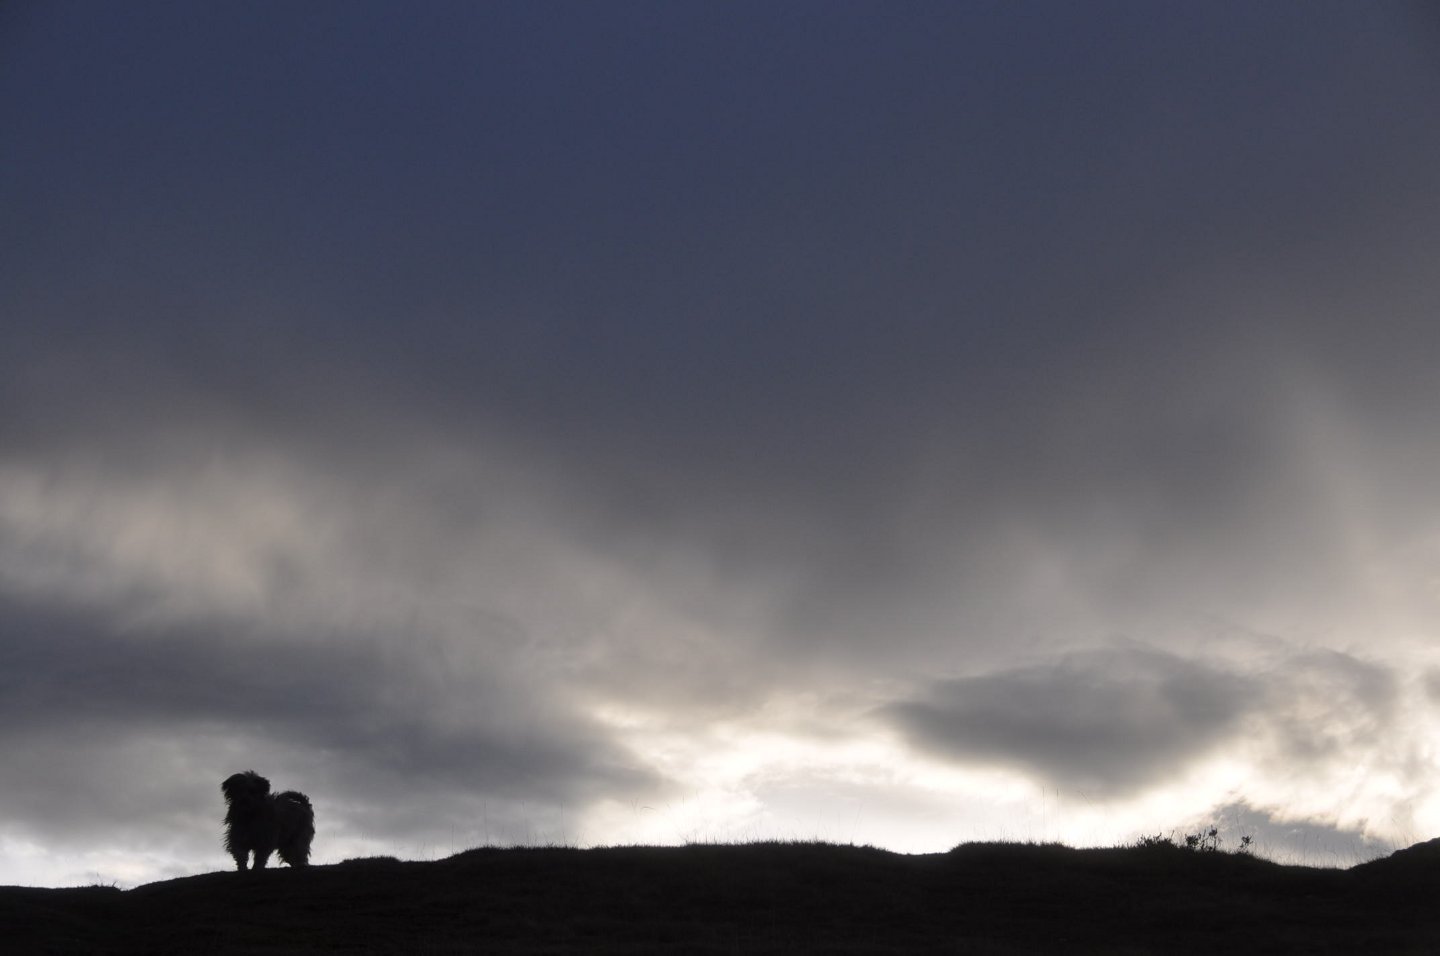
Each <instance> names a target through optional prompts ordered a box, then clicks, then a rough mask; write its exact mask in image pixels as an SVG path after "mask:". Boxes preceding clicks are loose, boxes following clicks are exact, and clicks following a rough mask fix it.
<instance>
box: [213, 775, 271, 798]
mask: <svg viewBox="0 0 1440 956" xmlns="http://www.w3.org/2000/svg"><path fill="white" fill-rule="evenodd" d="M220 792H221V793H223V794H225V802H226V803H232V804H233V803H251V802H254V801H256V800H261V799H264V797H265V796H266V795H267V794H268V793H269V792H270V781H269V780H266V779H265V778H264V777H262V776H260V775H259V774H258V773H256V772H255V771H253V770H247V771H245V772H244V773H237V774H231V775H230V776H229V777H227V778H226V779H225V782H224V783H222V784H220Z"/></svg>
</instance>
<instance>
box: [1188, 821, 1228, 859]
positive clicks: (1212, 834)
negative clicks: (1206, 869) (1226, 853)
mask: <svg viewBox="0 0 1440 956" xmlns="http://www.w3.org/2000/svg"><path fill="white" fill-rule="evenodd" d="M1185 848H1186V849H1188V850H1194V851H1195V852H1196V853H1218V852H1220V830H1219V828H1218V827H1211V828H1210V829H1208V830H1201V831H1200V832H1199V833H1187V834H1186V835H1185Z"/></svg>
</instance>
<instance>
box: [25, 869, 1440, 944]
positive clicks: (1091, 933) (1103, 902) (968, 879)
mask: <svg viewBox="0 0 1440 956" xmlns="http://www.w3.org/2000/svg"><path fill="white" fill-rule="evenodd" d="M1437 890H1440V841H1433V842H1432V843H1430V844H1421V845H1419V846H1417V847H1413V848H1411V849H1410V850H1404V851H1401V852H1399V853H1397V854H1395V855H1394V856H1392V857H1389V858H1386V859H1384V860H1379V861H1375V862H1373V863H1368V864H1364V865H1362V866H1358V867H1354V868H1352V869H1350V870H1324V869H1313V868H1308V867H1295V866H1281V865H1279V864H1275V863H1271V862H1268V861H1265V860H1260V859H1254V858H1251V857H1246V856H1238V855H1231V854H1225V853H1197V852H1192V851H1189V850H1186V849H1183V848H1171V847H1158V848H1129V849H1108V850H1104V849H1102V850H1075V849H1070V848H1068V847H1063V846H1055V845H1047V846H1037V845H1024V844H967V845H963V846H960V847H957V848H956V849H954V850H953V851H951V852H949V853H940V854H932V855H924V856H902V855H899V854H894V853H888V852H885V851H882V850H875V849H871V848H864V847H851V846H833V845H828V844H785V843H756V844H746V845H736V846H726V845H721V846H688V847H674V848H668V847H622V848H612V849H596V850H574V849H540V848H520V849H478V850H470V851H468V852H465V853H461V854H459V855H457V856H454V857H451V858H449V859H447V860H441V861H438V862H431V863H401V862H397V861H394V860H388V859H377V860H356V861H351V862H347V863H340V864H336V865H333V866H316V867H311V868H309V869H305V870H291V869H277V870H269V871H264V872H260V873H234V872H224V873H213V874H210V875H207V876H195V877H187V878H185V879H178V880H169V881H167V882H163V883H152V884H149V885H146V886H140V887H137V888H135V889H133V890H128V891H124V892H122V891H120V890H117V889H112V888H104V887H88V888H77V889H30V888H21V887H5V888H0V949H3V951H5V952H7V953H133V954H140V953H146V954H151V953H154V954H166V953H176V954H179V953H184V954H191V953H226V954H230V953H235V954H239V953H244V954H250V953H421V954H437V953H472V952H481V953H555V954H569V953H651V952H666V953H791V952H826V953H912V952H950V953H973V954H1002V956H1011V954H1021V953H1076V952H1080V953H1107V954H1140V953H1167V954H1168V953H1221V952H1223V953H1237V952H1238V953H1362V952H1363V953H1386V954H1400V953H1416V954H1419V953H1426V954H1430V953H1436V952H1440V906H1437V905H1436V904H1437V903H1440V897H1437Z"/></svg>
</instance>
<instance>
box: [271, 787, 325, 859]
mask: <svg viewBox="0 0 1440 956" xmlns="http://www.w3.org/2000/svg"><path fill="white" fill-rule="evenodd" d="M275 818H276V824H277V830H278V833H277V837H276V841H275V849H276V851H277V852H278V853H279V854H280V859H282V860H284V861H285V862H286V863H289V864H290V865H291V866H305V865H306V864H308V863H309V862H310V841H311V840H313V839H314V838H315V809H314V808H313V807H312V806H310V798H309V797H307V796H305V794H303V793H300V792H299V791H298V790H286V791H284V792H283V793H277V794H275Z"/></svg>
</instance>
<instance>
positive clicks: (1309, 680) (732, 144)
mask: <svg viewBox="0 0 1440 956" xmlns="http://www.w3.org/2000/svg"><path fill="white" fill-rule="evenodd" d="M0 164H3V175H0V245H3V254H0V767H3V771H0V883H39V884H47V885H69V884H74V883H87V882H97V881H100V882H110V881H118V882H119V883H120V884H121V885H133V884H135V883H139V882H145V881H149V880H154V879H161V878H166V877H170V876H176V875H183V874H190V873H200V872H206V871H211V870H217V869H223V868H227V867H229V866H230V865H231V863H230V860H229V859H228V857H226V855H225V854H224V852H223V849H222V847H221V843H220V826H219V824H220V819H221V817H222V816H223V813H224V808H223V805H222V802H221V797H220V792H219V783H220V781H221V780H222V779H223V778H225V777H226V776H228V775H229V774H231V773H233V772H235V771H237V770H243V769H247V768H251V767H253V768H254V769H256V770H258V771H259V772H261V773H262V774H264V775H266V776H268V777H270V778H271V780H272V781H273V782H274V784H275V786H276V788H277V789H291V788H294V789H299V790H303V791H305V792H306V793H308V794H309V795H310V797H311V799H312V801H313V802H314V804H315V807H316V813H317V822H318V831H319V832H318V836H317V838H316V844H315V859H316V860H317V861H318V862H322V863H323V862H335V861H338V860H341V859H344V858H347V857H350V856H358V855H367V854H377V853H387V854H393V855H396V856H400V857H404V858H412V859H431V858H436V857H440V856H444V855H447V854H449V853H451V852H456V851H459V850H462V849H465V848H468V847H471V846H475V845H477V844H481V843H487V842H488V843H500V844H510V843H533V842H550V841H555V842H564V843H569V844H574V845H581V846H592V845H605V844H616V843H632V842H643V843H676V842H681V841H687V840H692V841H709V840H714V841H730V840H749V839H758V838H767V837H781V838H801V839H809V838H820V839H826V840H834V841H840V842H848V841H853V842H858V843H872V844H876V845H879V846H884V847H889V848H892V849H896V850H902V851H907V852H920V851H935V850H943V849H946V848H948V847H950V846H953V845H954V844H956V843H959V842H961V841H965V840H976V839H1019V840H1026V839H1058V840H1064V841H1066V842H1070V843H1073V844H1081V845H1088V844H1111V843H1116V842H1120V841H1125V840H1131V839H1134V838H1135V837H1136V836H1137V835H1139V834H1142V833H1157V832H1158V833H1169V832H1175V831H1180V830H1181V829H1182V828H1185V827H1188V826H1193V825H1196V824H1198V823H1200V822H1207V821H1210V820H1214V821H1216V822H1219V823H1222V824H1223V825H1225V826H1226V827H1227V829H1226V831H1225V832H1226V833H1227V834H1231V835H1232V836H1233V838H1237V839H1238V835H1239V834H1241V833H1247V834H1253V835H1255V837H1256V842H1257V844H1259V846H1260V847H1261V849H1262V852H1267V853H1268V854H1270V855H1272V856H1274V857H1276V858H1279V859H1285V860H1294V861H1302V862H1321V863H1338V864H1341V865H1348V864H1350V863H1354V862H1357V861H1358V859H1363V858H1365V857H1366V856H1367V855H1373V853H1375V852H1380V851H1381V850H1382V849H1383V848H1385V847H1388V846H1392V845H1404V844H1408V843H1411V842H1415V841H1417V840H1421V839H1429V838H1431V837H1435V836H1440V765H1437V756H1440V755H1437V740H1440V736H1437V732H1440V646H1437V642H1436V631H1437V626H1440V509H1437V507H1436V498H1435V495H1436V488H1437V482H1436V479H1437V476H1440V378H1437V375H1436V364H1437V359H1440V323H1437V321H1436V319H1437V314H1436V304H1437V303H1440V270H1437V268H1436V264H1437V263H1440V17H1437V16H1436V15H1435V13H1434V8H1433V7H1429V8H1427V7H1425V6H1424V5H1422V4H1415V5H1406V4H1401V3H1366V4H1356V3H1320V2H1298V0H1297V2H1294V3H1284V2H1272V3H1253V2H1243V3H1232V4H1226V3H1194V4H1169V3H1153V2H1148V0H1146V2H1138V0H1137V2H1133V3H1110V2H1096V3H1084V4H1076V3H1068V2H1064V3H1059V2H1057V3H1042V2H1015V3H1011V2H1006V3H989V2H978V0H977V2H967V3H926V2H917V3H907V4H892V3H853V2H825V3H810V2H799V0H797V2H790V3H780V4H777V3H773V2H770V0H765V2H757V3H748V2H739V3H730V2H727V3H691V2H657V3H648V2H638V0H624V2H615V3H589V2H574V3H569V2H523V3H520V2H516V3H494V4H472V3H442V2H426V3H422V4H412V3H393V4H389V3H358V2H343V3H342V2H334V3H326V2H312V3H305V4H294V3H291V2H274V3H270V2H244V3H205V4H194V3H188V2H175V3H162V2H138V3H126V4H115V3H99V2H93V3H91V2H58V3H56V2H46V3H42V2H30V3H27V2H18V3H7V4H5V5H4V6H3V7H0Z"/></svg>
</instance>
